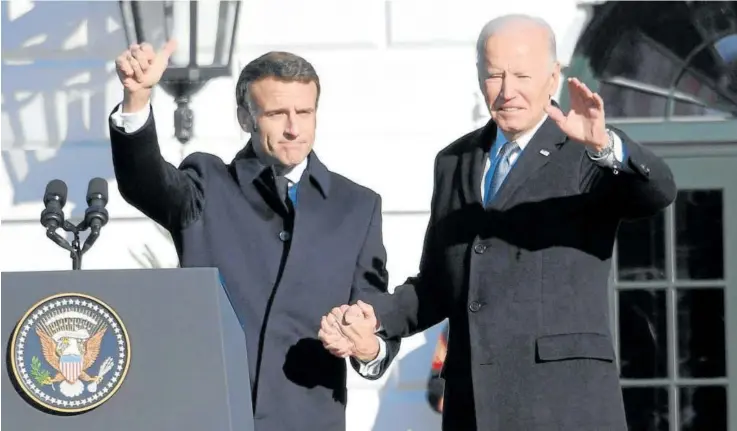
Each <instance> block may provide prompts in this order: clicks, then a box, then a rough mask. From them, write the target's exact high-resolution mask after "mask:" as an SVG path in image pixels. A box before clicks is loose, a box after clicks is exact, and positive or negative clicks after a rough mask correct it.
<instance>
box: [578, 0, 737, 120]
mask: <svg viewBox="0 0 737 431" xmlns="http://www.w3.org/2000/svg"><path fill="white" fill-rule="evenodd" d="M581 41H582V42H581V43H579V46H578V47H577V55H579V56H582V57H585V58H587V59H588V61H589V65H590V67H591V69H592V72H593V74H594V75H595V76H596V78H597V79H598V80H599V82H600V88H599V92H600V94H601V96H602V98H603V99H604V101H605V104H606V106H605V108H606V112H607V116H608V117H609V118H617V117H618V118H623V117H630V118H632V117H635V118H643V117H646V118H672V117H711V118H727V119H729V118H731V119H734V118H737V2H682V1H678V2H607V3H604V4H601V5H597V6H595V7H594V17H593V20H592V23H591V25H589V27H588V28H587V30H586V31H585V32H584V34H583V36H582V37H581Z"/></svg>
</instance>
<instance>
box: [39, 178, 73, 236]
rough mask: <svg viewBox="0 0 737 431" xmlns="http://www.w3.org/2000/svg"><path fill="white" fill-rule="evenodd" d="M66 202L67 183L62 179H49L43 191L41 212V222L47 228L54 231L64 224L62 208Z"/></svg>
mask: <svg viewBox="0 0 737 431" xmlns="http://www.w3.org/2000/svg"><path fill="white" fill-rule="evenodd" d="M66 203H67V185H66V183H64V181H62V180H51V181H49V183H48V184H47V185H46V193H44V206H45V209H44V210H43V211H42V212H41V224H42V225H43V226H44V227H45V228H46V229H48V230H51V231H55V230H56V229H57V228H59V227H63V226H64V212H63V211H62V208H64V205H66Z"/></svg>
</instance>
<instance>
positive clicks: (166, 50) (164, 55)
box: [158, 39, 177, 63]
mask: <svg viewBox="0 0 737 431" xmlns="http://www.w3.org/2000/svg"><path fill="white" fill-rule="evenodd" d="M176 50H177V41H176V40H175V39H169V40H168V41H167V42H166V44H164V46H163V47H162V48H161V51H159V54H158V57H159V59H160V60H162V61H163V62H164V63H168V62H169V57H171V55H172V54H174V51H176Z"/></svg>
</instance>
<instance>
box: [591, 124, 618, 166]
mask: <svg viewBox="0 0 737 431" xmlns="http://www.w3.org/2000/svg"><path fill="white" fill-rule="evenodd" d="M606 134H607V136H608V137H609V140H608V141H607V144H606V147H604V148H602V149H601V150H599V151H594V150H591V149H589V148H588V147H587V148H586V151H587V152H588V153H589V156H590V157H591V158H592V159H593V160H600V159H606V158H607V157H609V155H610V154H612V152H613V151H614V132H612V131H611V130H609V129H606Z"/></svg>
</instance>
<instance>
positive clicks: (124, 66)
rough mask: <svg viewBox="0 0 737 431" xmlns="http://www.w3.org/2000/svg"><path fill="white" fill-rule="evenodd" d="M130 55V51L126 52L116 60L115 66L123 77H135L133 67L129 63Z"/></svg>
mask: <svg viewBox="0 0 737 431" xmlns="http://www.w3.org/2000/svg"><path fill="white" fill-rule="evenodd" d="M129 55H130V51H126V52H125V53H123V55H121V56H120V57H118V58H117V59H116V60H115V65H116V66H117V67H118V70H119V71H121V72H122V73H123V75H125V76H128V77H132V76H133V68H132V67H131V65H130V63H129V62H128V56H129Z"/></svg>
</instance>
